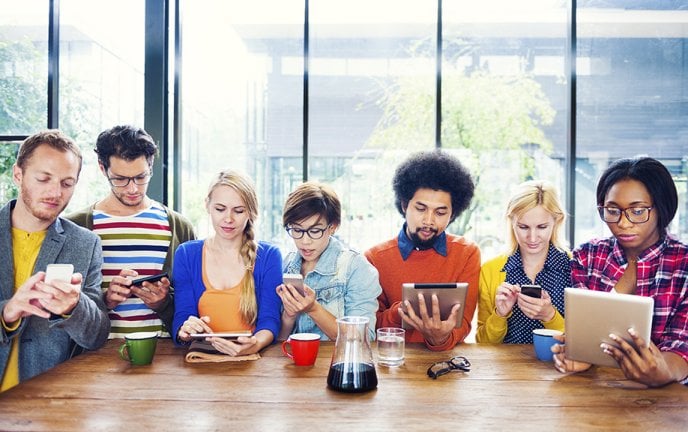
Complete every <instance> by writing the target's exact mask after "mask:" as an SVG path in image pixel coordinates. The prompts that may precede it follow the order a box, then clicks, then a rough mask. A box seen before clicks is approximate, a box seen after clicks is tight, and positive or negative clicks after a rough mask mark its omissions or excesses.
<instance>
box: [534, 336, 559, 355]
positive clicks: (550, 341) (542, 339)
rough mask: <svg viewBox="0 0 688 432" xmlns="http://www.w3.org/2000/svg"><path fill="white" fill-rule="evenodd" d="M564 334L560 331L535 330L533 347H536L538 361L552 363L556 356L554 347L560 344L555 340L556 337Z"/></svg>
mask: <svg viewBox="0 0 688 432" xmlns="http://www.w3.org/2000/svg"><path fill="white" fill-rule="evenodd" d="M560 334H562V333H561V332H560V331H559V330H550V329H535V330H533V346H534V347H535V355H536V356H537V358H538V360H541V361H552V358H553V356H554V354H553V353H552V346H554V344H557V343H559V341H557V340H556V339H554V337H553V336H554V335H560Z"/></svg>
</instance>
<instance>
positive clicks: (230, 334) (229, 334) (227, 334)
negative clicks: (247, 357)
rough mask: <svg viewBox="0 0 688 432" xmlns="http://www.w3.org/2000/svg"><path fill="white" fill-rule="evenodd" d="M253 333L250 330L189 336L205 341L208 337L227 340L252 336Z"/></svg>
mask: <svg viewBox="0 0 688 432" xmlns="http://www.w3.org/2000/svg"><path fill="white" fill-rule="evenodd" d="M251 335H253V333H251V332H250V331H249V330H246V331H244V330H238V331H232V332H217V333H192V334H190V335H189V336H191V337H192V338H194V339H205V338H207V337H219V338H225V339H237V338H238V337H239V336H251Z"/></svg>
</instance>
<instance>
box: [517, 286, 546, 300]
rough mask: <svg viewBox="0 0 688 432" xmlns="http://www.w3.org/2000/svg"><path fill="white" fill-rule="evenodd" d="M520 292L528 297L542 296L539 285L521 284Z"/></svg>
mask: <svg viewBox="0 0 688 432" xmlns="http://www.w3.org/2000/svg"><path fill="white" fill-rule="evenodd" d="M521 294H525V295H527V296H528V297H535V298H542V287H541V286H540V285H521Z"/></svg>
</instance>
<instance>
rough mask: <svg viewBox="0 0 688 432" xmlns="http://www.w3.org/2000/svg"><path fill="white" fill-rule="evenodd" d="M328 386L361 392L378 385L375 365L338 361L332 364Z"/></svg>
mask: <svg viewBox="0 0 688 432" xmlns="http://www.w3.org/2000/svg"><path fill="white" fill-rule="evenodd" d="M327 386H328V387H330V388H331V389H333V390H337V391H341V392H345V393H359V392H365V391H368V390H372V389H374V388H376V387H377V374H376V373H375V367H373V366H371V365H369V364H365V363H337V364H333V365H332V366H330V373H329V374H327Z"/></svg>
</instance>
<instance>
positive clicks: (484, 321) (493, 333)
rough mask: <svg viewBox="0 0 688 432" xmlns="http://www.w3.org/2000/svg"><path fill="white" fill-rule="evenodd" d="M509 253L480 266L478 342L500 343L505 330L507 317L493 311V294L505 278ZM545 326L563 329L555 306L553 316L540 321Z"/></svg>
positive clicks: (562, 319)
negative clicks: (548, 319) (547, 319)
mask: <svg viewBox="0 0 688 432" xmlns="http://www.w3.org/2000/svg"><path fill="white" fill-rule="evenodd" d="M508 258H509V255H498V256H497V257H495V258H492V259H491V260H489V261H487V262H486V263H485V264H483V265H482V267H481V268H480V282H479V289H480V298H479V300H478V332H477V333H476V336H475V339H476V341H477V342H479V343H495V344H497V343H502V342H503V341H504V336H505V335H506V330H507V319H508V318H509V317H510V316H511V313H509V315H507V316H505V317H500V316H499V315H497V312H496V311H495V295H496V294H497V288H498V287H499V285H501V284H502V282H504V281H505V280H506V272H503V271H502V269H503V268H504V265H505V264H506V261H507V259H508ZM542 325H543V326H544V327H545V328H548V329H553V330H560V331H564V317H563V316H562V315H561V313H559V311H558V310H556V308H555V313H554V318H552V319H551V320H550V321H546V322H545V321H542Z"/></svg>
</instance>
